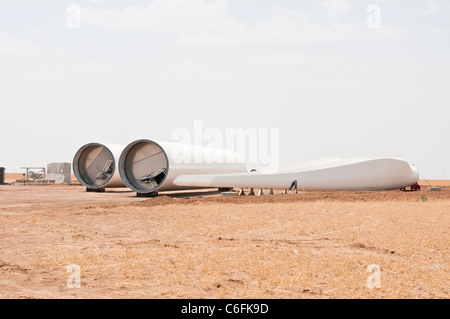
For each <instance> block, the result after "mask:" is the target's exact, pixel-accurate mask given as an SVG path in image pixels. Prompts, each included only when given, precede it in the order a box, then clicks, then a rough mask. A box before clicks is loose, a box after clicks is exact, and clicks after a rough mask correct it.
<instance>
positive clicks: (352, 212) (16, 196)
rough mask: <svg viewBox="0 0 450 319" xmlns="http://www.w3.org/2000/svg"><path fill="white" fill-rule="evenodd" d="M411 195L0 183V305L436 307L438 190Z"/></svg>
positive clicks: (447, 200) (445, 218) (442, 263)
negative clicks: (355, 301) (352, 302)
mask: <svg viewBox="0 0 450 319" xmlns="http://www.w3.org/2000/svg"><path fill="white" fill-rule="evenodd" d="M421 184H422V186H423V187H422V190H421V191H420V192H402V191H390V192H300V193H299V194H298V195H293V194H290V195H281V194H276V195H274V196H267V195H266V196H253V197H251V196H243V197H238V196H236V197H234V196H232V197H224V196H220V193H219V192H217V191H216V190H202V191H197V192H180V193H163V194H161V196H160V197H158V198H149V199H143V198H136V197H135V194H134V193H132V192H130V191H128V190H126V189H116V190H108V191H107V192H106V193H103V194H101V193H86V192H85V189H84V188H83V187H80V186H57V185H50V186H0V220H1V223H0V251H1V255H0V298H289V299H292V298H448V297H449V283H450V276H449V272H448V270H449V264H450V258H449V243H450V240H449V239H450V227H449V226H450V218H449V213H450V183H448V181H427V182H421ZM429 185H433V186H439V185H441V186H442V190H441V191H440V192H429V191H427V186H429ZM70 265H78V266H79V267H80V270H81V276H80V279H81V287H80V288H69V286H68V284H67V280H68V278H69V276H70V275H71V273H70V272H68V271H67V267H68V266H70ZM371 265H377V266H379V267H380V270H381V271H380V272H379V273H377V274H376V275H379V277H378V278H379V284H380V286H379V288H377V287H375V288H373V289H371V288H369V286H368V280H369V281H370V280H372V279H373V278H375V277H374V276H372V275H374V273H373V271H370V269H372V268H370V267H369V266H371Z"/></svg>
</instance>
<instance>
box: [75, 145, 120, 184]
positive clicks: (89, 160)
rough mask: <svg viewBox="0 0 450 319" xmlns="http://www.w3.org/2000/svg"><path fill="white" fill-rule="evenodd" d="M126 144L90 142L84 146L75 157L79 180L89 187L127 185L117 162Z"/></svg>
mask: <svg viewBox="0 0 450 319" xmlns="http://www.w3.org/2000/svg"><path fill="white" fill-rule="evenodd" d="M123 149H124V146H120V145H111V144H108V145H104V144H100V143H89V144H86V145H84V146H82V147H81V148H80V149H79V150H78V152H77V153H76V154H75V157H74V159H73V172H74V174H75V177H76V178H77V180H78V181H79V182H80V183H81V184H82V185H84V186H86V187H87V188H88V189H92V190H99V189H105V188H113V187H125V184H124V183H123V181H122V179H121V178H120V174H119V170H118V169H117V163H118V161H119V158H120V154H121V152H122V150H123Z"/></svg>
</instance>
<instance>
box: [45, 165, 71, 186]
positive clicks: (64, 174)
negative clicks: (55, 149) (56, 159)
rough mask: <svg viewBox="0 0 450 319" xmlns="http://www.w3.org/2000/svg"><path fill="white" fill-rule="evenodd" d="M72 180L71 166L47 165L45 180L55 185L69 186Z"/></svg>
mask: <svg viewBox="0 0 450 319" xmlns="http://www.w3.org/2000/svg"><path fill="white" fill-rule="evenodd" d="M71 179H72V165H71V164H70V163H50V164H48V165H47V180H49V181H54V182H55V184H67V185H70V183H71Z"/></svg>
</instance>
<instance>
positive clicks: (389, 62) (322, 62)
mask: <svg viewBox="0 0 450 319" xmlns="http://www.w3.org/2000/svg"><path fill="white" fill-rule="evenodd" d="M449 93H450V0H441V1H439V0H436V1H428V0H424V1H421V0H418V1H410V0H408V1H406V0H396V1H375V0H372V1H363V0H323V1H299V0H276V1H275V0H216V1H207V0H203V1H202V0H154V1H143V0H131V1H126V2H125V1H114V0H113V1H106V0H95V1H94V0H90V1H89V0H80V1H74V0H72V1H61V0H59V1H56V0H55V1H45V0H43V1H25V0H16V1H10V0H0V105H1V111H2V112H1V119H2V121H1V126H0V134H1V145H0V166H5V167H6V168H7V171H10V172H12V171H16V172H22V171H21V170H20V167H21V166H30V165H33V166H41V165H43V166H46V164H47V163H49V162H55V161H68V162H71V161H72V158H73V156H74V154H75V152H76V151H77V150H78V148H79V147H80V146H82V145H83V144H85V143H88V142H92V141H97V142H102V143H119V144H128V143H130V142H131V141H134V140H136V139H140V138H149V139H156V140H167V141H168V140H170V139H171V135H172V133H173V132H174V130H176V129H177V128H186V129H188V130H194V123H195V121H202V122H201V123H202V125H203V127H204V128H205V129H206V128H218V129H219V130H226V129H227V128H256V129H260V128H261V129H265V128H267V129H269V128H278V129H279V132H280V145H279V146H280V147H279V149H280V154H279V156H280V161H281V165H282V166H288V165H292V164H295V163H299V162H304V161H309V160H314V159H318V158H323V157H342V158H348V157H368V158H378V157H396V158H402V159H405V160H407V161H408V162H410V163H413V164H415V165H416V167H418V169H419V171H420V172H421V175H422V176H421V177H422V178H427V179H442V178H446V179H450V97H449Z"/></svg>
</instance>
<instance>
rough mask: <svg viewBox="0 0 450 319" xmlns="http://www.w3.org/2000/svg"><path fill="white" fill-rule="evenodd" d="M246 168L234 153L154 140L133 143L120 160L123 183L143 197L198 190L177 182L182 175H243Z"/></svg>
mask: <svg viewBox="0 0 450 319" xmlns="http://www.w3.org/2000/svg"><path fill="white" fill-rule="evenodd" d="M246 168H247V167H246V164H245V162H244V161H243V160H242V158H241V156H240V155H239V154H237V153H236V152H234V151H230V150H223V149H217V148H208V147H201V146H194V145H184V144H176V143H170V142H156V141H152V140H138V141H135V142H132V143H131V144H129V145H128V146H127V147H125V149H124V151H123V152H122V155H121V156H120V160H119V173H120V176H121V178H122V180H123V182H124V183H125V185H126V186H128V187H129V188H130V189H132V190H133V191H135V192H137V193H140V194H149V193H155V192H157V191H171V190H185V189H195V188H197V189H198V188H199V187H195V186H193V187H189V186H182V187H181V186H177V185H175V184H174V183H173V181H174V180H175V178H177V177H178V176H180V175H197V174H199V175H200V174H231V173H242V172H246Z"/></svg>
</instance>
